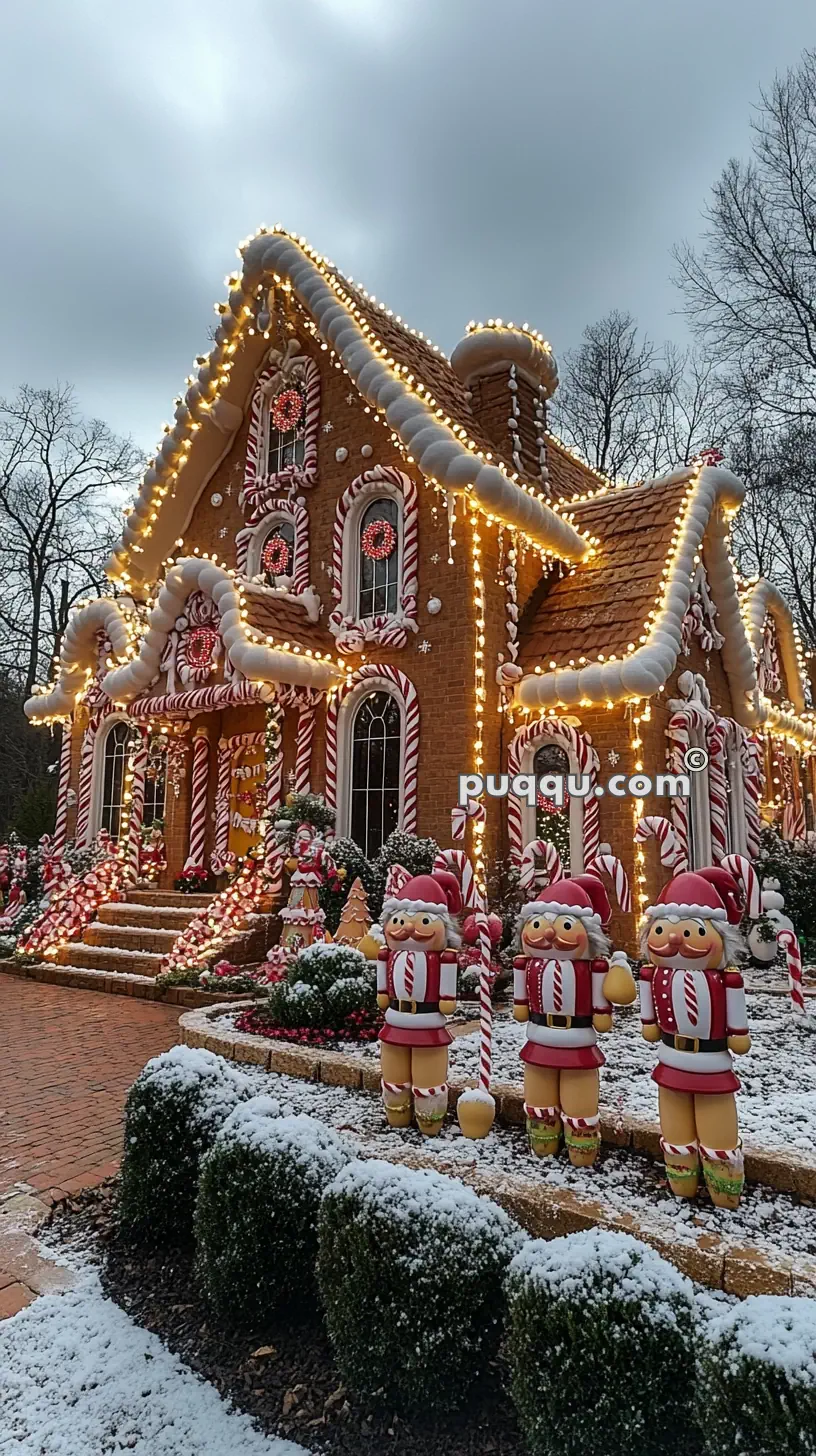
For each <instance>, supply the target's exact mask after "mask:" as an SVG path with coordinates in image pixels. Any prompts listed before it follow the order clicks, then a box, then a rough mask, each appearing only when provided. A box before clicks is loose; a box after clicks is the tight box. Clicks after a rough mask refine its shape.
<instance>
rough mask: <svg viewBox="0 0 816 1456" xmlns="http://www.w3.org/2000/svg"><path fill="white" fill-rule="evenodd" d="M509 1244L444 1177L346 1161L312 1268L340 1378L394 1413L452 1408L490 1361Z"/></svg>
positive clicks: (505, 1230) (329, 1199)
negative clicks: (392, 1407) (381, 1401)
mask: <svg viewBox="0 0 816 1456" xmlns="http://www.w3.org/2000/svg"><path fill="white" fill-rule="evenodd" d="M521 1240H522V1234H521V1231H520V1230H519V1229H518V1227H517V1226H516V1224H514V1222H513V1220H512V1219H510V1218H509V1217H508V1215H507V1214H506V1213H504V1212H503V1211H502V1210H501V1209H500V1208H498V1207H497V1206H496V1205H495V1204H494V1203H492V1202H490V1200H489V1199H485V1198H479V1197H478V1196H477V1195H476V1194H475V1193H474V1192H473V1191H472V1190H471V1189H470V1188H466V1187H465V1186H464V1184H462V1183H459V1182H458V1181H457V1180H456V1179H453V1178H446V1177H444V1176H443V1175H442V1174H440V1173H434V1172H429V1171H425V1170H423V1171H419V1172H417V1171H414V1170H413V1169H410V1168H403V1167H400V1166H398V1165H394V1164H391V1163H384V1162H380V1161H378V1160H372V1161H370V1162H368V1161H365V1162H364V1161H358V1162H354V1163H350V1164H349V1166H348V1167H347V1168H345V1169H344V1170H343V1172H342V1173H341V1174H340V1175H339V1177H338V1178H337V1179H336V1180H335V1182H334V1183H332V1185H331V1187H330V1188H329V1189H328V1190H327V1192H326V1195H325V1197H324V1199H323V1203H322V1206H321V1210H320V1224H319V1253H318V1263H317V1269H318V1279H319V1283H320V1290H321V1294H322V1296H323V1303H324V1305H325V1309H326V1319H327V1324H328V1330H329V1335H330V1337H331V1342H332V1345H333V1347H334V1355H335V1359H336V1361H337V1364H338V1367H339V1369H340V1371H341V1373H342V1376H343V1378H344V1380H345V1381H346V1382H347V1383H348V1384H349V1385H350V1386H352V1387H353V1388H354V1389H355V1390H357V1391H359V1392H361V1393H363V1394H368V1395H374V1396H379V1395H380V1394H381V1395H382V1397H383V1398H384V1400H385V1401H386V1402H387V1403H389V1404H392V1405H396V1406H398V1407H399V1408H401V1409H408V1410H415V1411H422V1410H433V1409H438V1410H447V1409H449V1408H451V1407H453V1406H455V1405H457V1404H460V1403H461V1402H462V1401H463V1400H464V1399H465V1398H466V1397H467V1395H468V1392H469V1391H470V1389H471V1387H472V1386H473V1384H474V1382H475V1381H478V1380H479V1379H481V1378H482V1377H483V1376H484V1374H485V1372H486V1370H487V1367H488V1365H489V1362H490V1360H491V1359H492V1358H493V1357H494V1356H495V1353H496V1350H497V1347H498V1343H499V1337H500V1332H501V1322H502V1309H503V1300H502V1281H503V1277H504V1274H505V1272H506V1270H507V1267H508V1265H509V1263H510V1260H511V1258H512V1257H513V1254H514V1253H515V1252H516V1251H517V1249H518V1248H519V1247H520V1244H521Z"/></svg>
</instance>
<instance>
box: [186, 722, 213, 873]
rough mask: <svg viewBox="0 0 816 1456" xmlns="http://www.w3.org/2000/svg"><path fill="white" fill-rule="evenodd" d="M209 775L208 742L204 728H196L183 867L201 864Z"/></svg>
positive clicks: (188, 867)
mask: <svg viewBox="0 0 816 1456" xmlns="http://www.w3.org/2000/svg"><path fill="white" fill-rule="evenodd" d="M209 777H210V744H209V739H208V738H207V730H206V728H197V729H196V733H195V737H194V739H193V787H192V793H191V795H190V848H189V851H188V854H187V858H186V860H185V861H184V868H185V869H190V868H192V866H193V865H203V863H204V844H205V842H206V838H207V786H208V782H209Z"/></svg>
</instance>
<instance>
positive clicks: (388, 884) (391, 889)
mask: <svg viewBox="0 0 816 1456" xmlns="http://www.w3.org/2000/svg"><path fill="white" fill-rule="evenodd" d="M410 879H411V871H410V870H407V869H406V868H405V865H401V864H392V865H391V866H390V868H389V870H388V874H387V875H386V877H385V893H384V895H383V899H384V900H390V899H392V897H394V896H396V895H399V893H400V891H401V890H402V887H403V885H407V883H408V881H409V880H410Z"/></svg>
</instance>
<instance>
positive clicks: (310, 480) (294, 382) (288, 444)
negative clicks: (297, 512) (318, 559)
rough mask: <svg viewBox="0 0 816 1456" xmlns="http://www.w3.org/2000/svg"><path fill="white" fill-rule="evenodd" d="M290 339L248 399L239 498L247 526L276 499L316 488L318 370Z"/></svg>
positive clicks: (272, 352)
mask: <svg viewBox="0 0 816 1456" xmlns="http://www.w3.org/2000/svg"><path fill="white" fill-rule="evenodd" d="M298 347H299V346H298V345H297V343H296V341H295V340H293V339H290V341H289V344H288V345H287V348H286V351H285V353H280V352H279V351H278V350H276V349H272V350H270V352H269V355H268V359H269V363H268V365H267V367H266V369H264V371H263V373H262V374H261V376H260V378H259V379H258V383H257V385H256V386H255V393H254V394H253V396H252V410H251V413H250V420H249V434H248V437H247V453H246V466H245V469H244V484H243V488H242V490H241V494H240V497H239V504H240V505H241V507H242V509H243V512H244V516H245V517H246V521H247V525H249V526H257V524H258V522H259V521H260V520H261V518H262V517H263V516H265V515H266V514H267V512H268V511H269V510H270V509H271V508H272V506H273V505H274V504H275V503H276V500H278V501H279V500H280V498H281V493H286V494H288V495H289V496H294V495H295V494H296V493H297V492H298V491H301V490H304V489H306V490H310V489H311V488H312V486H314V485H316V484H317V440H318V434H319V429H320V370H319V368H318V366H317V364H316V363H315V361H314V359H310V358H309V357H308V355H306V354H299V353H298Z"/></svg>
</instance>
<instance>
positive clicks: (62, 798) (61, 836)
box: [51, 718, 73, 859]
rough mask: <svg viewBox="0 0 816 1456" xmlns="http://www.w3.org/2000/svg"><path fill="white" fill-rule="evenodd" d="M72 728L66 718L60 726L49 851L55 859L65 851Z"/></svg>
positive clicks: (68, 719) (69, 720)
mask: <svg viewBox="0 0 816 1456" xmlns="http://www.w3.org/2000/svg"><path fill="white" fill-rule="evenodd" d="M72 728H73V724H72V722H71V719H70V718H67V719H66V720H65V722H64V723H63V725H62V743H61V744H60V761H59V782H58V784H57V822H56V824H55V825H54V839H53V843H52V846H51V851H52V854H53V855H54V857H55V859H59V858H61V856H62V853H63V851H64V849H65V839H66V831H67V828H68V785H69V783H70V782H71V746H72Z"/></svg>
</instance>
